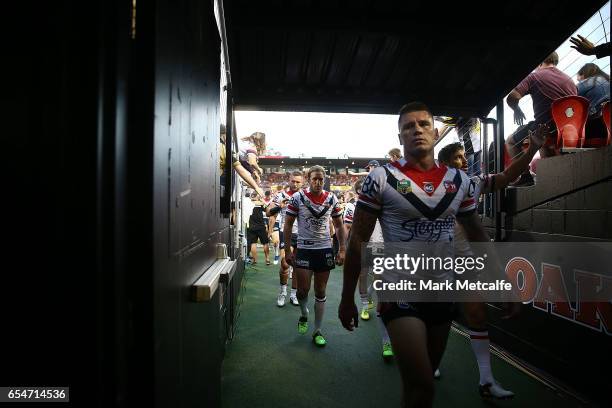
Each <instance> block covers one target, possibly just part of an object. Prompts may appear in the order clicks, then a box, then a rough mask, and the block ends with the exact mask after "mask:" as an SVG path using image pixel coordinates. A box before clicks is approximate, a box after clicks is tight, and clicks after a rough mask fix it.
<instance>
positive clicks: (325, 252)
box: [293, 248, 336, 272]
mask: <svg viewBox="0 0 612 408" xmlns="http://www.w3.org/2000/svg"><path fill="white" fill-rule="evenodd" d="M293 265H294V266H295V267H296V268H302V269H310V270H311V271H314V272H325V271H330V270H332V269H334V268H335V267H336V262H335V260H334V252H333V250H332V249H331V248H324V249H304V248H299V249H297V251H296V254H295V261H294V263H293Z"/></svg>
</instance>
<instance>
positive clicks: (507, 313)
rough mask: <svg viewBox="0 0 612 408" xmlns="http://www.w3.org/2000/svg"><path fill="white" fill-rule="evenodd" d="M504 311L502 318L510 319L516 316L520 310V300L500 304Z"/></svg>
mask: <svg viewBox="0 0 612 408" xmlns="http://www.w3.org/2000/svg"><path fill="white" fill-rule="evenodd" d="M502 308H503V309H504V313H503V314H502V319H504V320H505V319H510V318H512V317H514V316H516V315H517V314H518V313H519V312H520V310H521V302H506V303H504V304H503V305H502Z"/></svg>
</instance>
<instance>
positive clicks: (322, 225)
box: [287, 188, 342, 249]
mask: <svg viewBox="0 0 612 408" xmlns="http://www.w3.org/2000/svg"><path fill="white" fill-rule="evenodd" d="M287 214H290V215H293V216H295V217H296V218H297V220H296V221H297V225H298V240H297V247H298V249H299V248H303V249H325V248H331V247H332V241H331V236H330V230H329V219H330V217H332V218H336V217H341V216H342V208H340V206H339V205H338V198H337V197H336V196H335V195H334V194H332V193H330V192H329V191H325V190H323V191H322V192H321V194H319V195H318V196H315V195H314V194H312V193H311V192H310V188H308V189H306V190H300V191H298V192H297V193H295V194H294V195H293V197H291V201H290V202H289V205H287ZM293 225H295V223H294V224H293Z"/></svg>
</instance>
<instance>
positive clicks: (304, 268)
mask: <svg viewBox="0 0 612 408" xmlns="http://www.w3.org/2000/svg"><path fill="white" fill-rule="evenodd" d="M324 182H325V169H323V167H321V166H312V167H311V168H310V169H308V183H309V187H308V188H307V189H305V190H300V191H298V192H297V193H295V194H293V196H292V197H291V201H290V202H289V204H288V205H287V212H286V218H285V225H284V230H283V233H284V237H285V259H286V260H287V262H288V263H289V264H291V265H293V267H294V270H295V274H296V276H297V278H298V294H297V298H298V301H299V302H300V309H301V312H302V315H301V317H300V319H299V320H298V333H300V334H305V333H306V332H307V331H308V306H307V304H308V292H309V291H310V286H311V283H312V275H313V274H314V292H315V324H314V331H313V334H312V340H313V342H314V343H315V345H317V346H319V347H323V346H325V345H326V344H327V340H326V339H325V337H324V336H323V333H322V332H321V324H322V322H323V314H324V312H325V301H326V300H327V297H326V293H325V291H326V288H327V280H328V279H329V273H330V271H331V270H332V269H334V264H335V263H337V264H338V265H342V263H343V261H344V252H345V247H346V236H345V234H344V228H343V226H342V214H341V209H340V206H339V205H338V198H337V197H336V196H335V195H334V194H332V193H330V192H329V191H325V190H324V189H323V184H324ZM330 217H331V219H332V221H333V225H334V227H335V228H336V231H337V233H338V243H339V248H338V256H337V257H336V262H334V256H333V250H332V243H331V239H330V229H329V219H330ZM296 219H297V223H298V237H297V249H296V250H295V251H293V250H292V249H291V242H290V234H291V229H292V227H293V224H294V222H295V220H296Z"/></svg>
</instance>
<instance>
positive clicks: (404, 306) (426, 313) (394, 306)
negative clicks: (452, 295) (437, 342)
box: [379, 302, 458, 326]
mask: <svg viewBox="0 0 612 408" xmlns="http://www.w3.org/2000/svg"><path fill="white" fill-rule="evenodd" d="M379 305H380V306H379V307H380V311H379V313H380V318H381V319H382V321H383V323H384V324H385V326H386V325H388V324H389V322H390V321H391V320H393V319H397V318H400V317H416V318H417V319H419V320H422V321H423V323H425V325H426V326H438V325H441V324H445V323H450V322H451V321H452V320H453V319H455V318H456V317H457V310H458V309H457V304H456V303H454V302H380V303H379Z"/></svg>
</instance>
